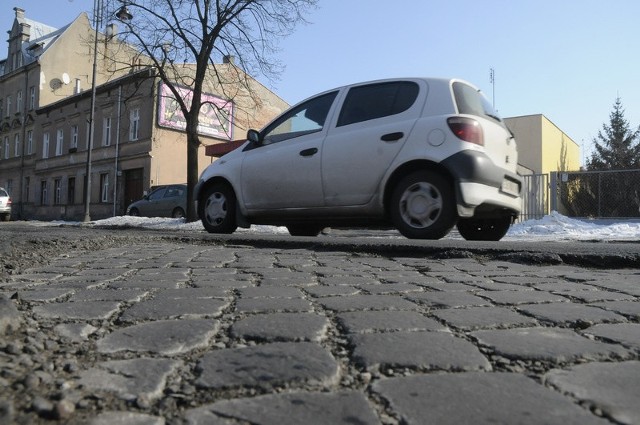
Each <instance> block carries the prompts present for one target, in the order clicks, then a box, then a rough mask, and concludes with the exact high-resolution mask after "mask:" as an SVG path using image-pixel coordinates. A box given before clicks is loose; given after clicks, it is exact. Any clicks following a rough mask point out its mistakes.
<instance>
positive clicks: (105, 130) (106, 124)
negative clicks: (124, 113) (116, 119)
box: [102, 117, 111, 146]
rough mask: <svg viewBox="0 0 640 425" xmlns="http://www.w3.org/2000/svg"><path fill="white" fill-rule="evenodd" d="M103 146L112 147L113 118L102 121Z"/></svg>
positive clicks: (105, 118)
mask: <svg viewBox="0 0 640 425" xmlns="http://www.w3.org/2000/svg"><path fill="white" fill-rule="evenodd" d="M102 146H111V117H104V120H103V121H102Z"/></svg>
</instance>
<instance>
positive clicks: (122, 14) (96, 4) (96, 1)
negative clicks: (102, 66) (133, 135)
mask: <svg viewBox="0 0 640 425" xmlns="http://www.w3.org/2000/svg"><path fill="white" fill-rule="evenodd" d="M102 11H103V9H102V0H93V24H94V26H95V34H94V38H93V70H92V72H91V109H90V111H89V140H88V144H87V169H86V176H85V183H84V219H83V221H84V222H85V223H86V222H89V221H91V212H90V210H91V151H92V150H93V139H94V134H95V131H94V130H95V119H94V118H95V113H96V73H97V68H98V35H99V28H100V26H101V25H102ZM116 16H117V17H118V19H120V20H123V21H128V20H130V19H132V18H133V16H132V15H131V13H129V10H128V9H127V6H126V5H123V6H122V7H121V8H120V10H118V13H116Z"/></svg>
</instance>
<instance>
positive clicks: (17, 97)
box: [16, 90, 22, 113]
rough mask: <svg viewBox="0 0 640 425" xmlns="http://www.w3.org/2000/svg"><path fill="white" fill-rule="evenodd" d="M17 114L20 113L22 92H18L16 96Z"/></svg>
mask: <svg viewBox="0 0 640 425" xmlns="http://www.w3.org/2000/svg"><path fill="white" fill-rule="evenodd" d="M19 112H22V90H19V91H18V95H17V96H16V113H19Z"/></svg>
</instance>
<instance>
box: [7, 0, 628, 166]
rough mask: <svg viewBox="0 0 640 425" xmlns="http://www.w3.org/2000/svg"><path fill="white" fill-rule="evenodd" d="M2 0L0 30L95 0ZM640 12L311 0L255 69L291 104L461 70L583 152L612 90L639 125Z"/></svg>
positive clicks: (59, 19)
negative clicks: (266, 73) (275, 64)
mask: <svg viewBox="0 0 640 425" xmlns="http://www.w3.org/2000/svg"><path fill="white" fill-rule="evenodd" d="M0 5H1V6H0V28H6V30H9V29H10V28H11V24H12V22H13V17H14V12H13V7H15V6H17V7H21V8H23V9H25V10H26V16H27V17H28V18H30V19H33V20H35V21H39V22H42V23H45V24H48V25H51V26H54V27H61V26H63V25H65V24H67V23H69V22H71V21H72V20H73V19H75V18H76V17H77V16H78V14H80V13H81V12H82V11H90V10H91V9H92V7H93V1H91V0H47V1H43V0H0ZM639 18H640V1H637V0H611V1H608V2H603V1H602V0H598V1H596V0H517V1H513V0H395V1H384V0H375V1H374V0H319V2H318V8H317V9H315V10H312V11H310V13H308V14H307V15H306V19H307V21H308V23H306V24H300V25H298V26H297V27H296V30H295V32H294V33H293V34H291V35H290V36H289V37H287V38H284V39H282V40H281V41H280V43H279V48H280V51H279V52H278V53H277V59H278V60H279V61H281V62H282V63H283V64H284V65H285V67H286V68H285V70H284V72H283V73H282V74H281V75H280V78H279V80H278V81H267V80H265V79H261V78H260V77H258V79H259V80H261V82H263V84H265V85H266V86H267V87H269V88H270V89H271V90H273V91H274V92H275V93H276V94H278V95H279V96H280V97H281V98H283V99H284V100H285V101H287V102H288V103H290V104H294V103H297V102H299V101H301V100H303V99H305V98H307V97H309V96H311V95H313V94H315V93H318V92H321V91H325V90H328V89H331V88H334V87H338V86H341V85H345V84H350V83H356V82H361V81H368V80H373V79H379V78H394V77H416V76H417V77H420V76H426V77H455V78H462V79H465V80H467V81H469V82H471V83H473V84H474V85H476V86H477V87H479V88H480V89H481V90H482V91H483V92H484V93H485V95H486V96H487V98H488V99H489V100H490V101H491V102H493V101H494V99H495V108H496V109H497V110H498V112H499V114H500V115H501V116H503V117H514V116H522V115H531V114H544V115H545V116H546V117H547V118H548V119H550V120H551V121H552V122H553V123H554V124H555V125H556V126H557V127H558V128H560V130H562V131H564V132H565V133H566V134H567V135H568V136H569V137H571V138H572V139H573V140H574V141H575V142H576V143H577V144H578V145H579V146H580V147H581V148H582V159H583V161H584V159H585V157H588V155H590V152H592V150H593V139H594V138H596V137H597V135H598V131H599V130H601V128H602V125H603V124H608V123H609V115H610V113H611V111H612V110H613V105H614V103H615V100H616V98H617V97H620V99H621V100H622V105H623V107H624V109H625V117H626V119H627V120H628V121H629V123H630V125H631V127H632V128H633V129H635V128H637V127H638V126H639V125H640V84H639V83H640V48H639V47H638V40H640V25H638V19H639ZM134 21H135V17H134ZM5 52H6V51H5ZM5 55H6V53H4V54H0V56H5ZM490 69H493V70H494V76H495V78H494V80H493V81H494V82H493V83H491V81H490V77H489V75H490Z"/></svg>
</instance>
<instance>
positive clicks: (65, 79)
mask: <svg viewBox="0 0 640 425" xmlns="http://www.w3.org/2000/svg"><path fill="white" fill-rule="evenodd" d="M62 82H63V83H65V84H69V83H70V82H71V78H69V74H67V73H66V72H63V73H62Z"/></svg>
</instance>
